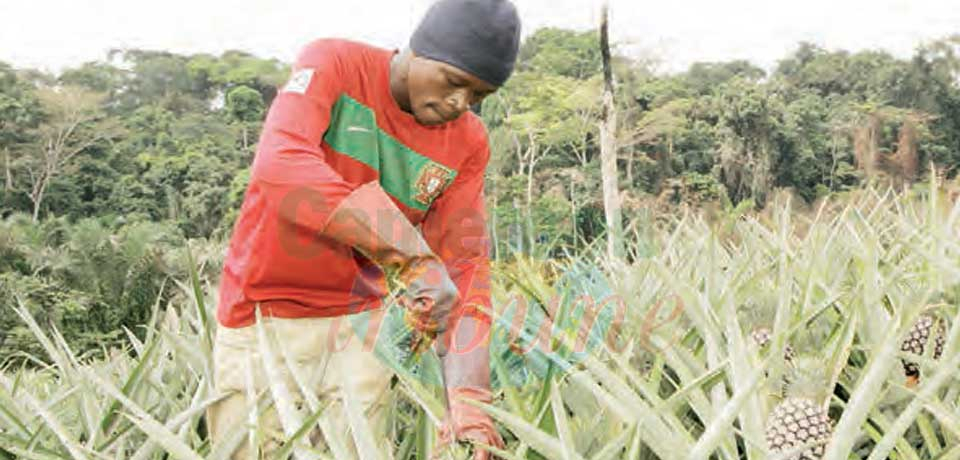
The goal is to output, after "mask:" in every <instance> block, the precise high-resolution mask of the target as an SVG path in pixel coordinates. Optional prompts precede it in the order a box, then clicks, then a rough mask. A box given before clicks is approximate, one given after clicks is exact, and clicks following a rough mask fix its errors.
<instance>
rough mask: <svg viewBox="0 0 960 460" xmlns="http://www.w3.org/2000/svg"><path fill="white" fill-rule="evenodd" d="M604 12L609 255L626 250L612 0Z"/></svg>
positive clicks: (603, 158)
mask: <svg viewBox="0 0 960 460" xmlns="http://www.w3.org/2000/svg"><path fill="white" fill-rule="evenodd" d="M601 8H602V9H601V13H600V55H601V57H602V58H603V113H602V115H601V117H600V174H601V176H602V178H603V210H604V214H605V215H606V221H607V255H608V256H609V257H610V258H611V259H613V258H619V257H620V256H621V254H623V238H622V233H623V229H622V225H621V218H620V192H619V187H618V186H617V138H616V133H617V110H616V107H615V106H614V103H613V69H612V68H611V67H610V38H609V32H608V23H609V20H608V15H609V14H608V13H609V9H610V8H609V4H608V2H607V1H604V2H603V6H602V7H601Z"/></svg>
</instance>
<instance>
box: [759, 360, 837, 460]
mask: <svg viewBox="0 0 960 460" xmlns="http://www.w3.org/2000/svg"><path fill="white" fill-rule="evenodd" d="M794 361H795V363H796V366H795V367H794V368H793V369H792V370H791V372H790V378H789V384H788V386H787V389H786V395H787V396H786V397H785V398H784V399H783V400H782V401H781V402H780V403H779V404H777V406H776V407H775V408H774V409H773V411H772V412H771V413H770V415H769V416H768V418H767V422H766V438H767V448H768V449H769V450H770V452H771V453H773V454H782V453H787V452H793V453H792V454H791V455H790V456H789V457H787V458H789V459H790V460H819V459H820V458H822V457H823V452H824V449H825V448H826V444H827V442H828V441H829V440H830V436H831V433H832V432H833V426H832V425H831V423H830V418H829V417H828V416H827V412H826V408H825V407H824V401H826V400H827V398H828V397H829V396H830V389H829V388H827V387H828V383H827V382H828V378H827V376H826V372H825V370H824V369H823V365H822V363H821V362H819V361H818V360H815V359H812V358H801V359H795V360H794ZM804 446H805V447H804ZM798 449H799V450H798Z"/></svg>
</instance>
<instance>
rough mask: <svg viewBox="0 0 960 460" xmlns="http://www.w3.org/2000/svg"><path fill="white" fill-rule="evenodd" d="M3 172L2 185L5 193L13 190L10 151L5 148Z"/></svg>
mask: <svg viewBox="0 0 960 460" xmlns="http://www.w3.org/2000/svg"><path fill="white" fill-rule="evenodd" d="M3 170H4V173H5V174H4V176H5V177H6V179H7V180H6V183H5V184H4V189H5V190H7V191H10V190H13V172H12V171H10V150H9V149H7V148H4V149H3Z"/></svg>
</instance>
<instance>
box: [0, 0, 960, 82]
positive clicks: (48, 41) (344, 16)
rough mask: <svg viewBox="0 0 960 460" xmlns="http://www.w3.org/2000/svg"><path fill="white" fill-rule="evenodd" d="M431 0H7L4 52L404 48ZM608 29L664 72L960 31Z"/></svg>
mask: <svg viewBox="0 0 960 460" xmlns="http://www.w3.org/2000/svg"><path fill="white" fill-rule="evenodd" d="M431 2H432V0H312V1H304V0H0V60H2V61H6V62H9V63H12V64H13V65H15V66H17V67H34V68H42V69H45V70H50V71H59V70H60V69H62V68H64V67H70V66H74V65H77V64H80V63H82V62H85V61H90V60H103V59H105V57H106V52H107V50H108V49H110V48H121V47H132V48H144V49H165V50H170V51H174V52H179V53H197V52H208V53H216V54H219V53H220V52H222V51H224V50H228V49H240V50H246V51H250V52H252V53H254V54H257V55H260V56H265V57H266V56H270V57H277V58H280V59H282V60H284V61H290V60H291V59H292V58H293V56H295V54H296V52H297V50H298V49H299V47H300V46H302V45H303V44H305V43H306V42H308V41H310V40H311V39H314V38H318V37H324V36H333V37H343V38H351V39H356V40H361V41H366V42H369V43H372V44H376V45H379V46H384V47H402V46H403V45H404V44H405V42H406V39H407V37H408V36H409V34H410V32H411V31H412V29H413V28H414V27H415V26H416V24H417V21H418V20H419V18H420V16H421V15H422V14H423V12H424V11H425V10H426V8H427V6H428V5H429V4H430V3H431ZM515 3H516V4H517V7H518V9H519V11H520V15H521V19H522V20H523V27H524V35H525V36H526V35H527V34H529V33H530V32H532V31H533V30H535V29H536V28H538V27H542V26H560V27H568V28H573V29H578V30H582V29H587V28H591V27H595V26H596V24H597V18H598V12H599V7H598V5H599V0H515ZM610 8H611V34H612V35H613V37H614V39H615V40H616V41H618V42H620V43H624V44H629V46H630V52H631V53H643V54H644V55H647V56H655V57H657V58H659V59H660V60H661V62H662V66H661V70H664V71H677V70H682V69H685V68H686V66H687V65H689V64H690V63H691V62H695V61H719V60H729V59H749V60H751V61H753V62H754V63H757V64H760V65H763V66H765V67H769V66H770V65H772V64H774V63H775V62H776V60H777V59H779V58H782V57H783V56H784V55H786V53H788V52H789V51H791V50H792V49H793V48H794V47H795V45H796V43H797V42H799V41H801V40H807V41H812V42H815V43H818V44H820V45H821V46H824V47H826V48H828V49H838V48H842V49H847V50H860V49H864V48H882V49H886V50H889V51H891V52H893V53H894V54H896V55H898V56H909V55H910V54H911V53H912V51H913V50H914V49H915V47H916V46H917V45H918V44H920V43H922V42H924V41H929V40H932V39H936V38H941V37H944V36H946V35H949V34H955V33H960V0H805V1H799V0H791V1H781V0H711V1H693V0H658V1H650V2H646V1H641V0H611V7H610Z"/></svg>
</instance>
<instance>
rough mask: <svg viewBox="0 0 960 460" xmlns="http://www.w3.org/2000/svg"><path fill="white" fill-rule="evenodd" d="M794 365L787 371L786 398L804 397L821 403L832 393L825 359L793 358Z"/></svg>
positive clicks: (810, 357)
mask: <svg viewBox="0 0 960 460" xmlns="http://www.w3.org/2000/svg"><path fill="white" fill-rule="evenodd" d="M793 364H794V366H793V367H792V368H791V369H790V371H789V372H788V373H787V376H786V378H787V381H788V384H787V387H786V391H785V395H786V396H787V397H788V398H804V399H809V400H811V401H814V402H816V403H817V404H818V405H821V404H823V403H825V402H826V401H827V398H829V397H830V395H831V394H833V388H830V387H829V385H830V384H829V382H830V375H829V371H828V369H827V367H826V365H827V363H826V361H825V360H823V359H820V358H815V357H812V356H801V357H795V358H794V359H793Z"/></svg>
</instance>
